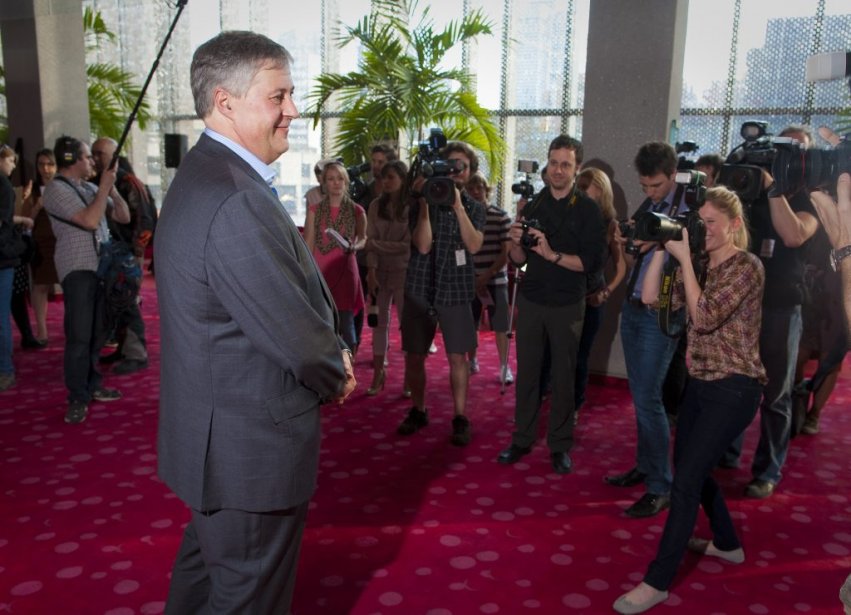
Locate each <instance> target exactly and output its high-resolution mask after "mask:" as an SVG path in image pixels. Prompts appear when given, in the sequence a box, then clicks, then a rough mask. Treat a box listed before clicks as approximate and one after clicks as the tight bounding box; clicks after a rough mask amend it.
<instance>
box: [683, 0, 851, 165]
mask: <svg viewBox="0 0 851 615" xmlns="http://www.w3.org/2000/svg"><path fill="white" fill-rule="evenodd" d="M724 20H728V21H729V23H728V25H727V26H726V27H725V26H724V23H723V22H724ZM710 22H711V24H712V26H713V28H714V29H717V34H718V36H719V37H720V38H719V39H718V41H719V42H720V43H721V44H723V43H724V42H727V41H729V45H730V47H729V50H728V51H725V50H724V49H723V47H722V48H719V44H718V43H716V44H715V45H714V50H717V51H718V53H721V54H725V55H726V58H727V74H726V77H722V75H721V72H720V70H719V66H720V63H719V62H718V59H717V58H709V57H708V56H709V55H710V54H711V53H712V51H710V50H709V49H707V48H706V47H701V46H702V45H705V43H706V38H705V36H703V35H702V34H705V30H698V34H697V35H696V36H694V37H692V36H691V33H692V32H693V31H694V30H693V28H700V25H699V24H704V27H705V26H706V24H708V23H710ZM726 33H729V35H727V34H726ZM849 40H851V15H849V14H848V10H847V3H845V7H844V8H843V7H842V6H841V3H839V2H836V1H834V2H830V3H826V2H825V1H824V0H809V1H800V2H795V3H786V4H782V5H781V4H779V3H777V2H773V1H767V0H753V1H751V0H749V1H748V2H742V0H728V1H727V2H713V3H712V4H711V6H710V5H709V3H692V4H691V5H690V15H689V37H688V38H687V42H686V63H685V71H684V80H683V109H682V122H681V126H680V139H681V140H682V139H690V140H693V141H696V142H697V143H698V144H699V145H700V153H709V152H717V153H720V154H722V155H725V154H726V153H727V152H728V151H729V150H730V149H732V148H733V147H734V146H736V145H737V144H738V143H739V142H740V141H741V137H740V136H739V129H740V127H741V123H742V122H743V121H746V120H764V121H767V122H769V130H770V131H771V132H774V133H777V132H779V131H780V130H782V129H783V128H784V127H785V126H787V125H789V124H810V125H813V126H818V125H820V124H827V125H830V124H831V123H832V121H833V116H835V115H836V113H837V112H838V111H840V110H841V109H842V108H843V107H845V106H847V105H848V102H849V97H848V86H847V84H845V83H844V82H843V81H842V80H837V81H831V82H821V83H815V84H813V83H808V82H807V81H806V79H805V69H806V58H807V56H809V55H811V54H814V53H823V52H827V51H835V50H844V49H846V47H847V45H848V41H849ZM704 64H705V65H706V66H708V70H709V72H710V73H711V81H710V80H709V79H707V76H706V74H705V71H704ZM701 73H704V74H701ZM822 145H823V144H822Z"/></svg>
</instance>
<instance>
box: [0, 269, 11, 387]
mask: <svg viewBox="0 0 851 615" xmlns="http://www.w3.org/2000/svg"><path fill="white" fill-rule="evenodd" d="M14 276H15V268H14V267H7V268H5V269H0V375H3V376H7V375H9V374H14V373H15V366H14V365H13V364H12V319H11V317H10V314H11V311H12V280H13V279H14Z"/></svg>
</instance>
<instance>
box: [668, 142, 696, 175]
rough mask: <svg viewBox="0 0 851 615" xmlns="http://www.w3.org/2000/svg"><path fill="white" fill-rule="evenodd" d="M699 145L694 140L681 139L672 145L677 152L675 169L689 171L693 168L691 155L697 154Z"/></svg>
mask: <svg viewBox="0 0 851 615" xmlns="http://www.w3.org/2000/svg"><path fill="white" fill-rule="evenodd" d="M699 149H700V146H699V145H698V144H697V143H695V142H694V141H683V142H682V143H677V144H676V145H675V146H674V150H675V151H676V152H677V156H678V158H677V171H689V170H691V169H694V159H693V157H694V156H695V155H696V154H697V150H699Z"/></svg>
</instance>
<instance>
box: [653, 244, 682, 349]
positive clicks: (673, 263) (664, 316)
mask: <svg viewBox="0 0 851 615" xmlns="http://www.w3.org/2000/svg"><path fill="white" fill-rule="evenodd" d="M678 267H679V263H678V262H677V259H675V258H669V259H668V260H667V261H666V262H665V266H664V267H663V268H662V283H661V285H660V287H659V328H660V329H662V333H664V334H665V335H667V336H668V337H679V336H680V335H682V333H683V331H684V330H685V327H686V312H687V311H688V310H687V309H686V308H685V307H682V308H680V309H679V310H677V311H676V312H674V313H672V312H671V305H672V303H673V301H672V300H673V295H674V277H675V275H676V272H677V268H678Z"/></svg>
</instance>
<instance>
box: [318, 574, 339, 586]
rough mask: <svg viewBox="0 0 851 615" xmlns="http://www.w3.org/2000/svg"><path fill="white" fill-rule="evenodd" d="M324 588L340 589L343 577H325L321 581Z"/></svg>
mask: <svg viewBox="0 0 851 615" xmlns="http://www.w3.org/2000/svg"><path fill="white" fill-rule="evenodd" d="M319 583H320V584H322V586H323V587H340V586H341V585H342V584H343V577H340V576H331V577H325V578H323V579H321V580H320V581H319Z"/></svg>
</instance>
